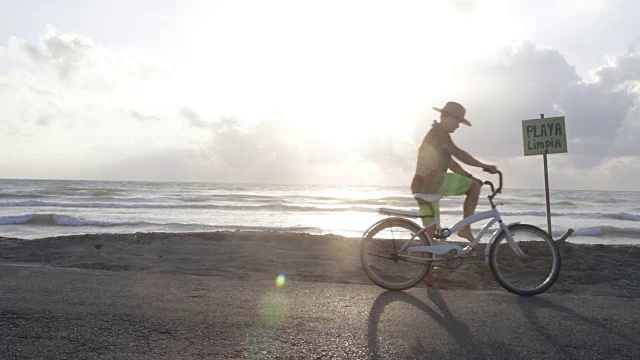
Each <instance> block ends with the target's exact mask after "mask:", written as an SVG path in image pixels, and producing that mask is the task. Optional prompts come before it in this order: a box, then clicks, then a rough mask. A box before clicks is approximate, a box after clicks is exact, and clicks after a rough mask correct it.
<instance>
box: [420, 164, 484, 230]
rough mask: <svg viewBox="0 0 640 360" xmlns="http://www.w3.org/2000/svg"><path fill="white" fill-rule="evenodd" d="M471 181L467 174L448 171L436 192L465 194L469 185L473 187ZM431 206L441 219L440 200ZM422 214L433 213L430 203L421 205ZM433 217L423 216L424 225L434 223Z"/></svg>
mask: <svg viewBox="0 0 640 360" xmlns="http://www.w3.org/2000/svg"><path fill="white" fill-rule="evenodd" d="M471 181H472V180H471V179H470V178H468V177H466V176H462V175H458V174H453V173H446V174H444V177H443V179H442V183H441V184H440V188H438V191H436V194H440V195H443V196H456V195H464V194H466V193H467V191H468V190H469V187H471ZM431 206H432V207H433V210H434V211H435V212H436V214H435V216H437V217H438V220H439V219H440V201H436V202H432V203H431ZM420 215H433V214H432V213H431V208H430V207H429V205H428V204H421V205H420ZM433 219H434V218H432V217H423V218H422V225H423V226H429V225H431V224H433V222H434V221H433Z"/></svg>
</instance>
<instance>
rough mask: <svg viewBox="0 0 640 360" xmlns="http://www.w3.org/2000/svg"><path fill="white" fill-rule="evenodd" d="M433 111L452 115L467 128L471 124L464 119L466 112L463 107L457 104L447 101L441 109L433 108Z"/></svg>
mask: <svg viewBox="0 0 640 360" xmlns="http://www.w3.org/2000/svg"><path fill="white" fill-rule="evenodd" d="M433 110H435V111H438V112H441V113H443V114H448V115H452V116H454V117H456V118H458V120H460V122H461V123H463V124H465V125H467V126H471V123H470V122H469V120H467V119H465V118H464V114H465V112H466V110H465V109H464V106H462V105H460V104H458V103H457V102H455V101H449V102H448V103H446V104H445V105H444V107H443V108H442V109H441V108H437V107H434V108H433Z"/></svg>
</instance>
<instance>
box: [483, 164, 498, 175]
mask: <svg viewBox="0 0 640 360" xmlns="http://www.w3.org/2000/svg"><path fill="white" fill-rule="evenodd" d="M482 170H484V171H486V172H488V173H489V174H496V173H498V168H497V167H496V166H495V165H485V166H483V167H482Z"/></svg>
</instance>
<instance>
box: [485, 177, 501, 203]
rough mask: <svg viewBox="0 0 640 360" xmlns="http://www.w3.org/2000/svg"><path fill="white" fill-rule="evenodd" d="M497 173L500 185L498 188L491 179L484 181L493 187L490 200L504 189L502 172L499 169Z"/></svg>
mask: <svg viewBox="0 0 640 360" xmlns="http://www.w3.org/2000/svg"><path fill="white" fill-rule="evenodd" d="M496 174H498V176H499V185H498V188H497V189H496V188H495V187H494V186H493V183H492V182H491V181H484V182H483V184H484V185H489V187H491V195H489V200H493V198H494V197H495V196H496V195H497V194H499V193H500V192H501V191H502V172H500V171H497V172H496Z"/></svg>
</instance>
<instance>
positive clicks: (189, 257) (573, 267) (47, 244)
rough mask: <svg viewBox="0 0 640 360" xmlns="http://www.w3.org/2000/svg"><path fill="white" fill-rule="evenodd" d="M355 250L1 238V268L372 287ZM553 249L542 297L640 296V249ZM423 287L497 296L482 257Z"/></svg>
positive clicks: (275, 242) (268, 237)
mask: <svg viewBox="0 0 640 360" xmlns="http://www.w3.org/2000/svg"><path fill="white" fill-rule="evenodd" d="M359 244H360V242H359V239H352V238H344V237H340V236H334V235H324V236H321V235H309V234H295V233H281V232H242V231H235V232H208V233H135V234H92V235H78V236H62V237H52V238H44V239H37V240H20V239H11V238H0V262H2V263H24V264H31V265H38V266H51V267H66V268H83V269H95V270H101V271H137V272H149V273H157V274H176V275H179V274H186V275H196V276H215V277H223V278H227V279H235V280H237V279H240V280H249V281H251V280H269V279H273V280H275V279H276V278H277V277H278V276H279V275H280V274H284V275H285V277H286V279H287V280H291V281H299V282H324V283H340V284H372V283H371V281H370V280H369V279H368V278H367V277H366V275H365V274H364V271H363V270H362V268H361V265H360V257H359ZM559 246H560V250H561V254H562V269H561V272H560V277H559V279H558V280H557V282H556V283H555V285H554V286H553V287H552V288H551V289H550V290H549V292H565V293H579V294H592V295H599V294H600V295H614V296H629V297H636V296H640V262H638V261H637V259H638V258H639V256H640V247H638V246H622V245H620V246H611V245H577V244H571V243H564V244H560V245H559ZM480 250H481V249H480ZM425 283H426V284H428V286H430V287H433V288H438V289H466V290H473V291H483V290H500V289H501V288H500V287H499V285H497V283H496V281H495V280H494V278H493V276H492V274H491V271H490V269H489V267H488V265H486V264H484V263H483V262H482V260H481V257H471V258H466V259H465V262H464V263H463V265H462V266H461V267H460V268H458V269H455V270H450V269H441V268H434V269H432V270H431V272H430V274H429V275H428V277H427V278H426V279H425ZM421 286H426V285H424V284H422V285H421Z"/></svg>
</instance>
